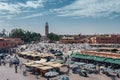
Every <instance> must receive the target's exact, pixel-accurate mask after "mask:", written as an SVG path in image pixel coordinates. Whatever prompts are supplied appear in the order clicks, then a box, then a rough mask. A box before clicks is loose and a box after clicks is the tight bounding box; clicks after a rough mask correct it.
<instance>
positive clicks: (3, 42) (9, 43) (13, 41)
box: [0, 38, 24, 50]
mask: <svg viewBox="0 0 120 80" xmlns="http://www.w3.org/2000/svg"><path fill="white" fill-rule="evenodd" d="M23 43H24V42H23V41H22V40H21V39H20V38H0V49H4V50H7V49H9V48H11V47H16V46H18V45H21V44H23Z"/></svg>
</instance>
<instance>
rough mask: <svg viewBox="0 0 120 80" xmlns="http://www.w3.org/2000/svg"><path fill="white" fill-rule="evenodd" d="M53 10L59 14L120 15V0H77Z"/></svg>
mask: <svg viewBox="0 0 120 80" xmlns="http://www.w3.org/2000/svg"><path fill="white" fill-rule="evenodd" d="M52 12H54V13H56V14H57V15H58V16H79V17H106V16H114V15H115V16H116V15H120V14H119V13H120V0H76V1H75V2H73V3H72V4H70V5H67V6H64V7H62V8H58V9H54V10H52ZM114 13H117V14H114Z"/></svg>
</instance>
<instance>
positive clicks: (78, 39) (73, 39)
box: [60, 35, 86, 43]
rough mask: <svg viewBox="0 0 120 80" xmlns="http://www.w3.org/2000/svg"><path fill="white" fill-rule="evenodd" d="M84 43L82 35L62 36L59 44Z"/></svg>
mask: <svg viewBox="0 0 120 80" xmlns="http://www.w3.org/2000/svg"><path fill="white" fill-rule="evenodd" d="M84 42H86V40H85V36H84V35H67V36H63V37H62V39H61V40H60V43H84Z"/></svg>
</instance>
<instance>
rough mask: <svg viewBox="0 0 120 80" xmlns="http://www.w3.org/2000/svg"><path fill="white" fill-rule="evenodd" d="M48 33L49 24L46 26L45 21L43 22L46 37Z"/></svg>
mask: <svg viewBox="0 0 120 80" xmlns="http://www.w3.org/2000/svg"><path fill="white" fill-rule="evenodd" d="M48 34H49V26H48V22H46V24H45V36H46V37H47V35H48Z"/></svg>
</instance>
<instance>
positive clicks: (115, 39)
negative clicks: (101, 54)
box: [90, 34, 120, 44]
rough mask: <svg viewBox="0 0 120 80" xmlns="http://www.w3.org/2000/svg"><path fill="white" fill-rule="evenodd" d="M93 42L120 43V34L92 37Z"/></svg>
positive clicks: (91, 41)
mask: <svg viewBox="0 0 120 80" xmlns="http://www.w3.org/2000/svg"><path fill="white" fill-rule="evenodd" d="M90 43H92V44H102V43H103V44H120V35H119V34H118V35H115V34H110V35H102V36H95V37H91V38H90Z"/></svg>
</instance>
